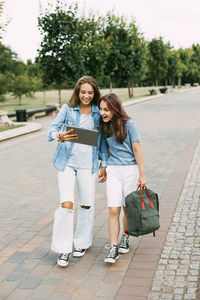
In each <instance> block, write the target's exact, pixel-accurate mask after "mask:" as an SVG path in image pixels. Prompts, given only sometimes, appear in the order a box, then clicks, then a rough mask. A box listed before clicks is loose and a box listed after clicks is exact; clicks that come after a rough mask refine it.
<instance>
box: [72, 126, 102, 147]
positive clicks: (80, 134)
mask: <svg viewBox="0 0 200 300" xmlns="http://www.w3.org/2000/svg"><path fill="white" fill-rule="evenodd" d="M70 131H71V132H73V134H71V135H72V136H73V137H72V140H71V142H74V143H80V144H85V145H90V146H97V139H98V130H89V129H85V128H79V127H74V126H67V131H66V133H67V132H68V136H69V134H70ZM68 141H69V140H68Z"/></svg>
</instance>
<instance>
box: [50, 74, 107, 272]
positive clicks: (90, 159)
mask: <svg viewBox="0 0 200 300" xmlns="http://www.w3.org/2000/svg"><path fill="white" fill-rule="evenodd" d="M99 99H100V92H99V88H98V85H97V83H96V82H95V80H94V79H93V78H92V77H90V76H83V77H81V78H80V79H79V80H78V82H77V84H76V86H75V88H74V91H73V94H72V96H71V99H70V101H69V102H68V104H64V105H63V106H62V108H61V110H60V112H59V113H58V115H57V117H56V119H55V120H54V121H53V123H51V125H50V126H49V127H48V130H47V136H48V140H49V141H53V140H57V141H58V145H57V148H56V151H55V153H54V155H53V165H54V167H55V168H56V169H57V170H58V187H59V194H60V203H61V204H60V207H59V208H58V209H57V210H56V211H55V215H54V225H53V236H52V243H51V249H52V250H53V251H54V252H57V253H61V255H60V257H59V258H58V259H57V264H58V265H60V266H62V267H66V266H67V265H68V263H69V259H70V256H71V253H72V250H73V256H74V257H80V256H83V255H84V254H85V252H86V250H87V249H88V248H89V247H90V246H91V245H92V236H93V219H94V199H95V180H96V172H97V170H98V168H99V158H100V156H101V165H102V167H101V169H100V171H99V176H98V177H99V182H104V181H105V179H106V172H105V167H106V159H107V148H106V143H105V139H104V137H103V136H101V134H100V133H99V135H98V146H97V147H95V146H89V145H83V144H79V143H74V141H75V140H76V139H77V135H76V134H73V129H70V130H68V131H66V126H67V125H71V126H75V127H80V128H85V129H94V130H98V129H99V118H100V115H99V108H98V106H97V105H98V101H99ZM99 148H101V149H99ZM75 178H76V180H77V187H78V203H79V206H78V220H77V227H76V231H75V234H74V235H73V215H74V211H73V209H74V184H75Z"/></svg>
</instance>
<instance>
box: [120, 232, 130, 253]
mask: <svg viewBox="0 0 200 300" xmlns="http://www.w3.org/2000/svg"><path fill="white" fill-rule="evenodd" d="M128 251H129V235H125V234H122V237H121V240H120V243H119V253H123V254H124V253H128Z"/></svg>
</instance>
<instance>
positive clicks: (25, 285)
mask: <svg viewBox="0 0 200 300" xmlns="http://www.w3.org/2000/svg"><path fill="white" fill-rule="evenodd" d="M41 281H42V278H39V277H33V276H28V277H26V278H25V279H24V280H22V281H21V282H20V284H19V286H18V288H20V289H35V288H36V287H37V286H38V285H39V284H40V283H41Z"/></svg>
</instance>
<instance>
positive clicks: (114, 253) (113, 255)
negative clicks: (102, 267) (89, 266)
mask: <svg viewBox="0 0 200 300" xmlns="http://www.w3.org/2000/svg"><path fill="white" fill-rule="evenodd" d="M118 258H119V254H118V245H111V247H110V252H109V254H108V255H107V256H106V258H105V259H104V262H105V263H111V264H114V263H115V262H116V260H117V259H118Z"/></svg>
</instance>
